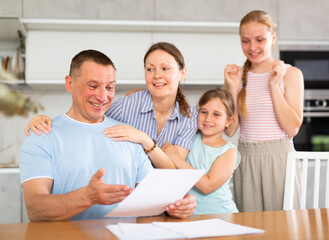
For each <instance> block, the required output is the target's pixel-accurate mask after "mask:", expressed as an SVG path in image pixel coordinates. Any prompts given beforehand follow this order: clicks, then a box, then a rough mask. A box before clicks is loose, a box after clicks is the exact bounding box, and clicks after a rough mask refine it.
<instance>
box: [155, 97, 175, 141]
mask: <svg viewBox="0 0 329 240" xmlns="http://www.w3.org/2000/svg"><path fill="white" fill-rule="evenodd" d="M174 109H175V104H174V105H173V106H172V107H171V109H170V110H169V111H168V112H167V113H166V115H165V117H164V118H162V119H165V122H164V124H163V126H162V127H161V130H160V132H159V134H158V138H157V141H158V142H160V141H161V139H162V137H163V135H164V132H165V131H166V130H167V128H168V119H169V117H170V116H171V115H172V113H173V112H174ZM157 127H158V120H157ZM161 133H162V134H161Z"/></svg>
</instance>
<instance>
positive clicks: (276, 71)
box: [270, 60, 286, 86]
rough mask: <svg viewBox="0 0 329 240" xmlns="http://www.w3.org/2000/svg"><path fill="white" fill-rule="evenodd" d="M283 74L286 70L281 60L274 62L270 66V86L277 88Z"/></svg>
mask: <svg viewBox="0 0 329 240" xmlns="http://www.w3.org/2000/svg"><path fill="white" fill-rule="evenodd" d="M285 74H286V68H285V66H284V62H283V61H281V60H275V61H274V63H273V66H272V76H271V78H270V85H272V86H279V84H280V82H281V81H282V79H283V77H284V75H285Z"/></svg>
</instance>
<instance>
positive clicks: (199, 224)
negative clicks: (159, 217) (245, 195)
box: [106, 218, 265, 240]
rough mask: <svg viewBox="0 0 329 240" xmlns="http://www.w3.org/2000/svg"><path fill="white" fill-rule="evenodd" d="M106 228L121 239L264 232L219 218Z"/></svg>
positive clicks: (195, 236) (121, 224)
mask: <svg viewBox="0 0 329 240" xmlns="http://www.w3.org/2000/svg"><path fill="white" fill-rule="evenodd" d="M106 228H107V229H108V230H109V231H111V232H112V233H113V234H115V235H116V236H117V237H118V238H119V239H121V240H128V239H136V240H150V239H154V240H158V239H177V238H202V237H219V236H233V235H243V234H259V233H264V232H265V231H264V230H262V229H257V228H251V227H246V226H242V225H238V224H233V223H229V222H225V221H223V220H221V219H218V218H213V219H209V220H201V221H193V222H153V223H148V224H145V223H140V224H138V223H119V224H116V225H107V226H106Z"/></svg>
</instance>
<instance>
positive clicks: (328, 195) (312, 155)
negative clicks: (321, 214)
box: [283, 151, 329, 210]
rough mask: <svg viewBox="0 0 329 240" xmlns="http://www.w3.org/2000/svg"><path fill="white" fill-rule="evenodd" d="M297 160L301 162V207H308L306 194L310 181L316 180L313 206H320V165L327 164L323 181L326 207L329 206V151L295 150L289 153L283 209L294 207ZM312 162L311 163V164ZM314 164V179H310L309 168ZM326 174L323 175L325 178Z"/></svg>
mask: <svg viewBox="0 0 329 240" xmlns="http://www.w3.org/2000/svg"><path fill="white" fill-rule="evenodd" d="M296 161H300V163H301V170H302V172H301V173H302V174H301V189H300V190H301V194H300V196H299V197H300V209H305V208H306V196H307V190H308V188H307V187H308V183H309V182H314V186H313V189H310V190H313V204H312V207H311V208H319V195H320V167H321V166H322V167H323V166H325V171H321V173H324V172H325V176H326V180H325V181H324V182H323V181H322V182H321V185H322V184H324V185H325V206H324V207H325V208H329V152H298V151H293V152H290V153H289V154H288V157H287V168H286V179H285V192H284V203H283V209H284V210H290V209H293V202H294V197H295V196H294V192H295V191H294V189H295V175H296ZM310 162H312V163H311V164H309V163H310ZM310 166H311V167H313V166H314V181H312V179H311V180H308V179H307V178H308V169H309V167H310ZM323 177H324V176H322V177H321V179H323Z"/></svg>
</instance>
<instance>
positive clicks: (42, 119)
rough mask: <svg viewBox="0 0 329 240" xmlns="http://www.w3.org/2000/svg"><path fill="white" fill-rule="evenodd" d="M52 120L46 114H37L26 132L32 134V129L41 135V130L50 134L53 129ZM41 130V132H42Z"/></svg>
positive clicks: (28, 134)
mask: <svg viewBox="0 0 329 240" xmlns="http://www.w3.org/2000/svg"><path fill="white" fill-rule="evenodd" d="M51 125H52V121H51V119H50V118H49V117H48V116H46V115H37V116H35V117H34V118H32V120H31V121H30V122H29V124H28V125H27V127H26V128H25V130H24V132H25V134H26V135H27V136H30V132H29V130H32V131H33V132H34V133H35V134H37V135H39V136H40V135H41V132H43V133H45V134H48V133H49V132H50V131H51ZM40 131H41V132H40Z"/></svg>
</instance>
